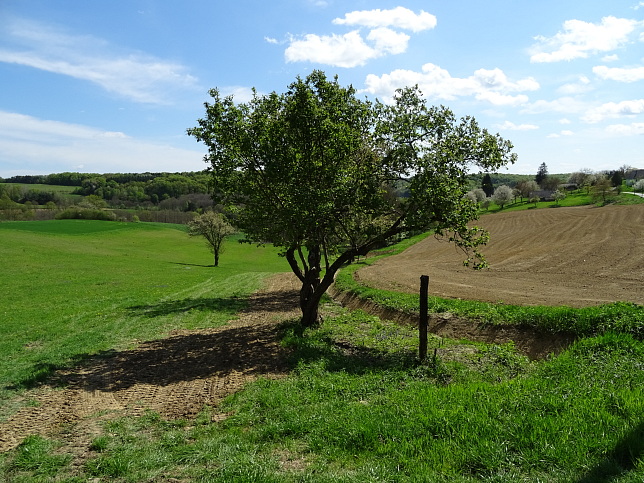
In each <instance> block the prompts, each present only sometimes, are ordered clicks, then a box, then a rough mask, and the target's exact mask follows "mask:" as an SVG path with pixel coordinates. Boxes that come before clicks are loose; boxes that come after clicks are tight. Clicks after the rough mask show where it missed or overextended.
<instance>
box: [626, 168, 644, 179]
mask: <svg viewBox="0 0 644 483" xmlns="http://www.w3.org/2000/svg"><path fill="white" fill-rule="evenodd" d="M624 179H644V169H630V170H628V171H626V173H625V174H624Z"/></svg>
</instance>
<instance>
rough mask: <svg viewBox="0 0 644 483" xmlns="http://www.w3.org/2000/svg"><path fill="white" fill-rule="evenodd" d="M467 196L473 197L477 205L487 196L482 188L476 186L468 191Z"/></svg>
mask: <svg viewBox="0 0 644 483" xmlns="http://www.w3.org/2000/svg"><path fill="white" fill-rule="evenodd" d="M467 197H468V198H469V199H471V200H472V201H473V202H474V203H476V205H477V206H478V204H479V203H480V202H481V201H483V200H484V199H485V198H486V196H485V191H483V190H482V189H481V188H475V189H473V190H470V191H468V192H467Z"/></svg>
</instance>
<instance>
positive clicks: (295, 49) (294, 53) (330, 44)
mask: <svg viewBox="0 0 644 483" xmlns="http://www.w3.org/2000/svg"><path fill="white" fill-rule="evenodd" d="M380 55H381V53H380V52H378V51H376V50H375V49H374V48H373V47H370V46H369V45H367V43H366V42H365V41H364V39H363V38H362V37H361V36H360V33H359V32H358V31H357V30H354V31H353V32H349V33H347V34H344V35H336V34H333V35H322V36H320V35H316V34H307V35H305V36H304V38H302V39H297V40H292V41H291V44H290V45H289V46H288V47H287V48H286V51H285V52H284V56H285V58H286V61H287V62H306V61H308V62H314V63H320V64H327V65H333V66H336V67H356V66H359V65H364V64H366V63H367V61H368V60H371V59H374V58H376V57H379V56H380Z"/></svg>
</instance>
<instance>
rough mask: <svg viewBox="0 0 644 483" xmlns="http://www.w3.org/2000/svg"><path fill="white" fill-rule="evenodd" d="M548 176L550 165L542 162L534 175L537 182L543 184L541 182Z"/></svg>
mask: <svg viewBox="0 0 644 483" xmlns="http://www.w3.org/2000/svg"><path fill="white" fill-rule="evenodd" d="M547 176H548V167H547V166H546V163H541V165H540V166H539V169H538V170H537V175H536V176H535V177H534V180H535V181H536V182H537V184H538V185H539V186H541V183H543V181H544V180H545V179H546V177H547Z"/></svg>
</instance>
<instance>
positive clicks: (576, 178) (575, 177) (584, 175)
mask: <svg viewBox="0 0 644 483" xmlns="http://www.w3.org/2000/svg"><path fill="white" fill-rule="evenodd" d="M592 175H593V172H592V170H590V169H582V170H580V171H576V172H574V173H572V174H571V175H570V178H569V179H568V182H569V183H572V184H576V185H577V187H579V188H582V187H583V186H586V182H587V180H588V179H589V177H591V176H592Z"/></svg>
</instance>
